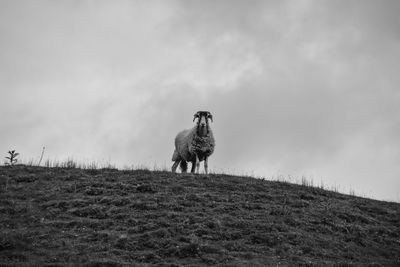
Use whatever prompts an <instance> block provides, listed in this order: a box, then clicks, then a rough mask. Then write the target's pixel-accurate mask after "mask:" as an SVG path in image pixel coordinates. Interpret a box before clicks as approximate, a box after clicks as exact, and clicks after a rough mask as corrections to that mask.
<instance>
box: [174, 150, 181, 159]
mask: <svg viewBox="0 0 400 267" xmlns="http://www.w3.org/2000/svg"><path fill="white" fill-rule="evenodd" d="M179 159H180V157H179V153H178V151H176V149H175V150H174V154H172V161H177V160H179Z"/></svg>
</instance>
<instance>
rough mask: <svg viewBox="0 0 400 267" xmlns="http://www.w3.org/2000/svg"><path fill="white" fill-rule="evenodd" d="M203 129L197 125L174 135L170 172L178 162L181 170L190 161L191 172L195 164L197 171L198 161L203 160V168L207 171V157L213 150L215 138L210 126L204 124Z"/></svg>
mask: <svg viewBox="0 0 400 267" xmlns="http://www.w3.org/2000/svg"><path fill="white" fill-rule="evenodd" d="M206 127H207V128H204V130H203V131H200V130H199V126H195V127H193V128H192V129H187V130H183V131H181V132H180V133H178V134H177V136H176V137H175V151H174V154H173V155H172V161H174V162H175V163H174V165H173V166H172V172H175V171H176V168H177V166H178V164H179V163H180V167H181V170H182V172H186V170H187V162H191V163H192V173H193V172H194V169H195V166H196V167H197V172H198V171H199V163H200V162H201V161H205V163H204V168H205V172H206V173H207V172H208V170H207V168H208V162H207V159H208V157H209V156H210V155H211V154H212V153H213V152H214V147H215V140H214V136H213V132H212V130H211V128H210V127H209V126H208V124H207V126H206Z"/></svg>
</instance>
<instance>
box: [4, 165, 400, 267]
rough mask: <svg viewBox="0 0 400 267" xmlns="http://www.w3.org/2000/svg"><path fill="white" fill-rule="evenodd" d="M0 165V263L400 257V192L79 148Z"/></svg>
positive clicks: (290, 262)
mask: <svg viewBox="0 0 400 267" xmlns="http://www.w3.org/2000/svg"><path fill="white" fill-rule="evenodd" d="M45 165H46V166H47V167H36V166H24V165H15V166H8V167H6V166H3V167H0V266H46V265H47V266H50V265H51V266H209V265H217V266H277V265H282V266H398V265H399V264H400V256H399V255H400V204H398V203H392V202H383V201H377V200H371V199H366V198H361V197H356V196H351V195H345V194H340V193H337V192H333V191H327V190H324V189H322V188H320V187H318V185H317V186H315V185H314V183H313V182H310V181H308V180H307V179H304V180H303V179H302V180H301V184H299V185H297V184H291V183H288V182H285V181H268V180H265V179H264V180H263V179H254V178H251V177H240V176H234V175H225V174H212V175H209V176H204V175H189V174H172V173H170V172H166V171H150V170H149V169H146V168H142V169H136V170H135V169H134V168H133V167H132V168H130V169H124V170H117V169H116V168H113V166H112V165H110V166H99V164H90V163H89V164H85V165H82V164H77V163H74V161H73V160H72V159H71V161H69V160H66V161H65V162H61V163H57V162H55V163H54V162H50V163H48V164H46V161H45Z"/></svg>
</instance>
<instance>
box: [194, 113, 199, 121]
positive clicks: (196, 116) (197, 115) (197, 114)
mask: <svg viewBox="0 0 400 267" xmlns="http://www.w3.org/2000/svg"><path fill="white" fill-rule="evenodd" d="M198 117H199V113H198V112H197V113H196V114H194V118H193V121H194V120H195V119H196V118H198Z"/></svg>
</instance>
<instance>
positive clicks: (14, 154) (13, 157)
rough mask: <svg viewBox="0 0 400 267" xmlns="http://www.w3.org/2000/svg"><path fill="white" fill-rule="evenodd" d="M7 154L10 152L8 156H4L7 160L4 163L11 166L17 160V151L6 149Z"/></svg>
mask: <svg viewBox="0 0 400 267" xmlns="http://www.w3.org/2000/svg"><path fill="white" fill-rule="evenodd" d="M8 154H10V156H8V157H5V158H6V159H8V160H9V162H6V163H5V164H6V165H10V166H13V165H14V164H15V163H17V161H18V159H17V156H18V155H19V153H17V152H15V150H10V151H8Z"/></svg>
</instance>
